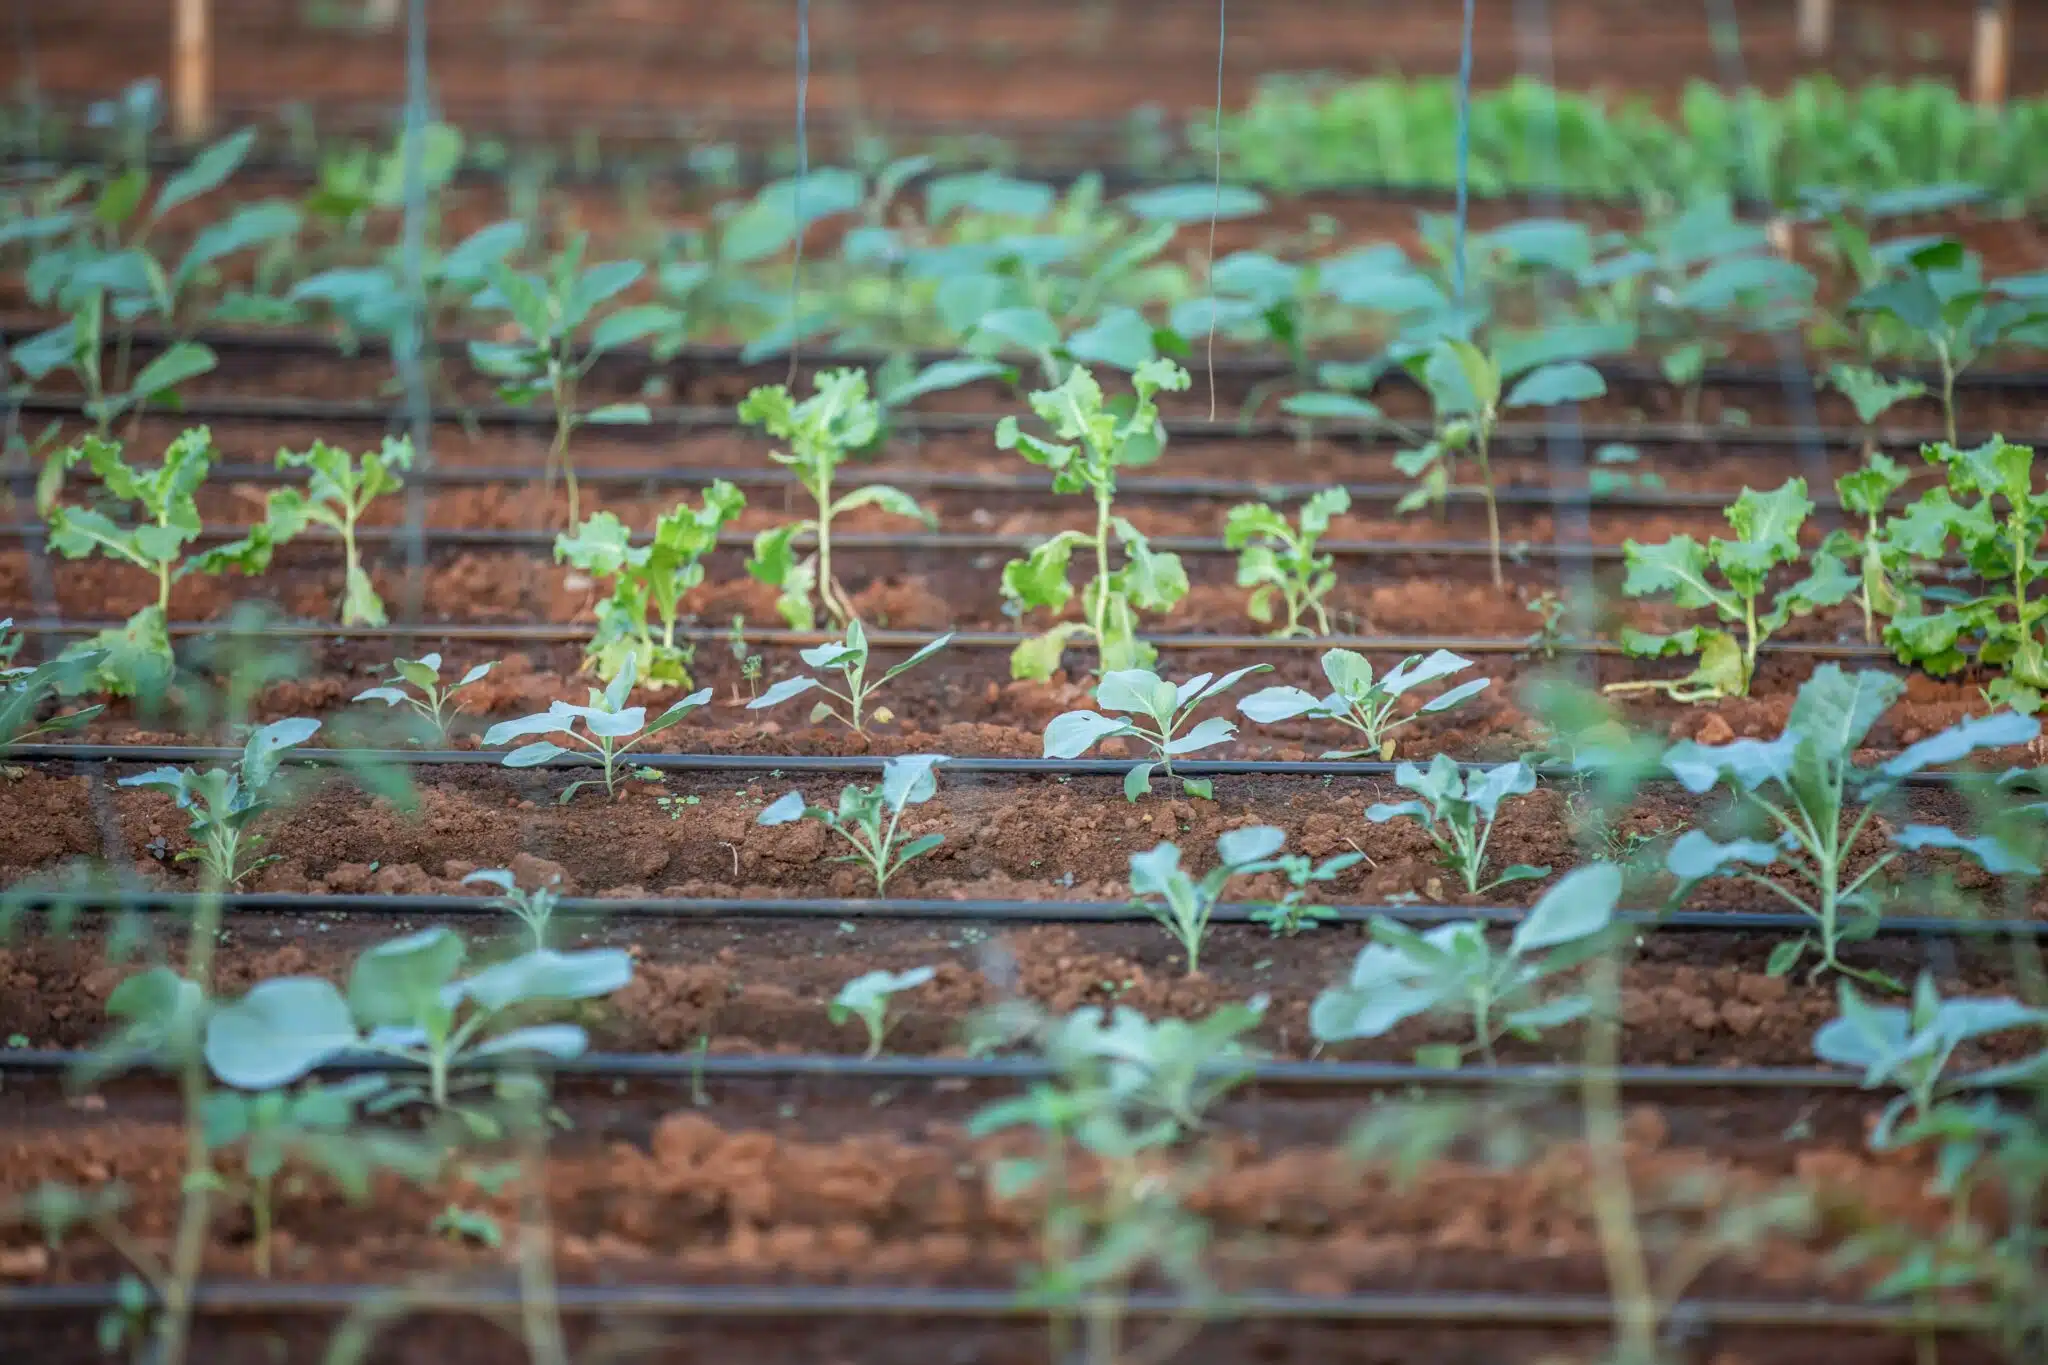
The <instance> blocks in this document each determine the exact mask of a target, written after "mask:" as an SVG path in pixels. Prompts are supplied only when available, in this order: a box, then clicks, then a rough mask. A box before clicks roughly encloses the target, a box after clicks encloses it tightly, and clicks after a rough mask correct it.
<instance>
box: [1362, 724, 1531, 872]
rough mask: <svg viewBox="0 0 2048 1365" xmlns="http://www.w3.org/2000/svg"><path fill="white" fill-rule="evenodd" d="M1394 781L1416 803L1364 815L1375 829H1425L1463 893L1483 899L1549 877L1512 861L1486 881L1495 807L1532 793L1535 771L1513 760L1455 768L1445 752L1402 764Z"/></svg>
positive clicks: (1400, 803)
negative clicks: (1422, 764) (1404, 820)
mask: <svg viewBox="0 0 2048 1365" xmlns="http://www.w3.org/2000/svg"><path fill="white" fill-rule="evenodd" d="M1394 781H1395V782H1397V783H1399V784H1400V785H1401V786H1403V787H1405V788H1407V789H1408V790H1409V791H1412V792H1414V793H1415V794H1416V795H1417V796H1418V797H1420V798H1421V800H1419V801H1398V802H1392V803H1389V802H1384V801H1382V802H1379V803H1376V804H1375V805H1373V806H1372V807H1371V808H1370V809H1368V810H1367V811H1366V813H1365V818H1366V819H1368V820H1370V821H1372V822H1373V823H1374V824H1375V825H1382V824H1385V823H1386V822H1387V821H1389V820H1395V819H1399V818H1400V817H1401V816H1404V815H1405V816H1408V817H1410V818H1411V819H1413V820H1414V821H1415V822H1416V823H1417V824H1419V825H1421V826H1422V827H1423V829H1424V830H1426V831H1428V833H1429V837H1430V840H1431V842H1433V843H1435V845H1436V846H1437V848H1438V850H1439V851H1441V852H1442V853H1443V855H1444V861H1445V862H1446V864H1447V865H1448V866H1449V867H1450V868H1451V870H1452V871H1454V872H1456V873H1457V874H1458V875H1459V876H1460V877H1462V878H1464V880H1465V889H1466V890H1467V891H1470V892H1471V893H1472V894H1473V895H1475V896H1477V895H1483V894H1485V893H1486V892H1488V891H1491V890H1493V889H1494V888H1496V887H1500V886H1505V885H1507V884H1508V883H1509V882H1519V881H1529V880H1532V879H1534V878H1537V877H1545V876H1548V875H1549V874H1550V869H1549V868H1547V867H1530V866H1528V865H1527V864H1524V863H1516V864H1515V865H1514V866H1512V867H1508V868H1504V869H1502V871H1501V874H1500V875H1499V876H1498V877H1495V878H1493V880H1491V881H1488V880H1487V879H1486V845H1487V843H1488V842H1489V841H1490V840H1491V839H1492V838H1493V828H1494V819H1495V816H1496V815H1497V813H1498V812H1499V810H1500V803H1501V802H1502V801H1504V800H1506V799H1507V798H1508V797H1510V796H1521V795H1523V794H1525V793H1527V792H1532V791H1534V790H1536V770H1535V769H1533V768H1531V767H1530V766H1529V765H1528V763H1527V762H1525V761H1523V760H1520V759H1517V760H1516V761H1515V762H1513V763H1502V764H1500V765H1499V766H1497V767H1493V768H1485V769H1480V768H1474V769H1473V770H1472V771H1471V772H1469V773H1468V772H1465V771H1464V770H1463V769H1461V768H1460V767H1459V766H1458V764H1457V763H1456V761H1455V760H1453V759H1452V758H1451V757H1450V756H1449V755H1448V754H1438V755H1437V756H1436V757H1435V758H1433V759H1431V760H1430V761H1429V766H1428V767H1427V768H1418V767H1416V766H1415V765H1414V764H1413V763H1403V764H1402V765H1401V766H1400V767H1399V768H1396V769H1395V770H1394Z"/></svg>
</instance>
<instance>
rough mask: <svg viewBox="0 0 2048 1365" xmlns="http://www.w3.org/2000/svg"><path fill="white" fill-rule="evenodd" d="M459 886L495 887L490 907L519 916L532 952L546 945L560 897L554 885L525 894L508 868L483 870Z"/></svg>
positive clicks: (466, 878)
mask: <svg viewBox="0 0 2048 1365" xmlns="http://www.w3.org/2000/svg"><path fill="white" fill-rule="evenodd" d="M555 880H556V881H559V880H560V878H556V879H555ZM462 884H463V885H464V886H495V887H497V888H498V894H497V895H495V896H493V897H491V904H492V905H494V906H496V907H497V908H498V909H500V910H504V911H508V912H509V913H511V914H513V915H516V916H518V917H519V922H520V923H521V924H524V925H525V926H526V932H527V933H528V934H530V935H532V937H533V947H534V951H536V952H539V951H541V950H543V949H545V948H546V947H547V946H548V923H549V922H550V921H551V920H553V919H554V917H555V904H556V902H557V901H559V900H561V898H562V897H561V894H560V893H559V892H557V891H556V890H555V886H554V882H550V883H549V884H548V885H546V886H537V887H535V888H534V889H533V890H531V891H526V890H522V889H521V888H520V885H519V879H518V878H516V877H514V876H513V875H512V873H511V872H510V871H509V870H508V869H506V868H502V867H484V868H478V869H477V870H476V871H474V872H472V873H470V874H469V875H468V876H466V877H464V878H463V879H462Z"/></svg>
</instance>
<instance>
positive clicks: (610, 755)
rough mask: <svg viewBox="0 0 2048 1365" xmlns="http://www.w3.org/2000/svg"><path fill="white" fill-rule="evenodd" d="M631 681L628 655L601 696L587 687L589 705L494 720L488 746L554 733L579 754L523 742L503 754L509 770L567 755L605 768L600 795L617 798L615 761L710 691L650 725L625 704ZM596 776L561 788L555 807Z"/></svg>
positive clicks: (552, 706) (701, 702)
mask: <svg viewBox="0 0 2048 1365" xmlns="http://www.w3.org/2000/svg"><path fill="white" fill-rule="evenodd" d="M633 678H634V662H633V656H632V655H630V654H629V655H627V656H626V659H625V662H624V663H623V664H621V665H620V667H619V673H618V676H617V677H615V678H613V679H612V680H611V682H610V683H609V684H608V685H607V686H606V687H605V689H604V690H603V691H602V692H600V691H599V690H597V689H596V688H594V687H593V688H591V689H590V703H589V705H587V706H575V705H572V704H570V703H569V702H565V701H553V702H549V703H548V709H547V710H545V711H543V712H541V713H539V714H538V715H532V716H522V717H520V718H519V719H518V720H504V721H499V722H498V723H497V724H496V725H493V726H492V727H491V728H490V729H488V730H486V731H485V732H484V743H485V744H487V745H492V746H496V745H500V744H509V743H511V742H512V741H513V740H515V739H521V738H524V737H525V736H527V735H555V736H557V737H559V738H561V739H563V740H566V741H568V743H569V744H574V745H577V746H579V748H580V749H581V750H582V752H578V750H577V749H571V748H569V747H568V745H567V744H557V743H555V742H553V741H552V740H537V741H535V742H534V743H532V744H522V745H520V746H519V747H518V748H517V749H514V750H513V751H512V752H511V753H509V754H506V755H505V760H504V762H505V766H506V767H508V768H532V767H536V766H538V765H540V764H542V763H546V762H547V761H548V760H549V759H552V758H560V757H562V756H563V755H565V754H566V755H569V756H571V757H574V758H576V759H578V760H580V761H582V762H585V763H595V764H597V765H598V766H599V767H601V768H603V769H604V779H603V780H604V790H605V795H607V796H610V797H613V798H616V797H617V796H618V794H619V771H620V763H621V761H622V760H623V759H624V758H625V756H626V755H627V754H628V753H630V752H631V751H632V750H633V749H635V748H636V747H638V746H639V745H641V744H644V743H646V742H647V741H648V740H650V739H653V738H654V737H655V736H656V735H658V734H660V733H661V732H662V731H663V730H666V729H668V728H669V727H670V726H672V725H675V724H676V723H677V722H679V721H681V720H682V719H683V718H684V717H685V716H687V715H689V714H690V712H692V711H694V710H696V709H697V708H698V707H700V706H708V705H710V704H711V689H710V688H708V687H707V688H705V689H703V690H702V691H700V692H693V693H691V694H690V695H689V696H687V697H684V698H683V699H682V700H681V701H679V702H677V703H676V704H675V705H673V706H671V707H669V708H668V710H666V711H664V712H662V713H661V714H660V715H659V716H656V717H655V718H654V720H653V721H652V722H650V721H649V720H648V719H647V708H646V707H644V706H628V705H626V698H627V697H628V696H630V695H632V692H633ZM578 721H582V722H583V728H584V729H585V730H587V731H588V732H589V733H588V734H578V733H577V731H576V722H578ZM597 780H598V779H596V778H588V777H586V778H578V779H577V780H576V781H574V782H571V783H570V784H569V785H568V786H567V787H565V788H563V789H562V794H561V796H559V797H557V798H556V803H557V804H558V805H567V804H568V803H569V799H570V798H571V797H573V796H575V795H576V792H577V789H578V788H580V787H582V786H583V785H584V784H585V783H586V782H595V781H597Z"/></svg>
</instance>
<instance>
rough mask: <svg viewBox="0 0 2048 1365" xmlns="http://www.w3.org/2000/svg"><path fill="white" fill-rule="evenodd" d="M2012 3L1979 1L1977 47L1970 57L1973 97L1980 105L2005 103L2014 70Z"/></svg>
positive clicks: (2003, 0)
mask: <svg viewBox="0 0 2048 1365" xmlns="http://www.w3.org/2000/svg"><path fill="white" fill-rule="evenodd" d="M2011 30H2012V5H2011V0H1977V45H1976V48H1975V49H1974V50H1973V51H1972V52H1971V54H1970V97H1971V98H1972V99H1974V100H1975V101H1976V102H1977V103H1978V104H1979V105H1983V106H1987V107H1988V106H1990V105H1995V104H2003V103H2005V90H2006V84H2007V79H2008V77H2009V76H2010V75H2011V71H2012V43H2011V38H2012V32H2011Z"/></svg>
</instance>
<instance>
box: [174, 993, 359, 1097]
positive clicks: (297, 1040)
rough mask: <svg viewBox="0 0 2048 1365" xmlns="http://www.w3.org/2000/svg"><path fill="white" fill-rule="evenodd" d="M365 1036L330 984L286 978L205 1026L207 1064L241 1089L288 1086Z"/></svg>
mask: <svg viewBox="0 0 2048 1365" xmlns="http://www.w3.org/2000/svg"><path fill="white" fill-rule="evenodd" d="M360 1042H361V1037H360V1035H359V1034H358V1032H357V1029H356V1021H355V1016H354V1014H353V1013H352V1012H351V1011H350V1009H349V1006H348V1001H346V1000H344V999H343V998H342V995H341V992H340V991H338V990H336V989H335V988H334V984H333V983H332V982H330V981H326V980H323V979H322V978H320V977H313V976H287V977H279V978H276V979H274V980H270V981H261V982H258V983H257V984H256V985H255V986H253V987H251V988H250V990H249V993H248V994H247V995H245V996H243V997H242V998H241V999H240V1000H237V1001H236V1002H235V1003H234V1004H232V1005H224V1006H222V1007H221V1008H219V1009H217V1010H215V1011H214V1013H213V1017H212V1018H210V1019H209V1020H207V1023H206V1064H207V1065H208V1066H209V1067H211V1068H212V1069H213V1074H214V1075H215V1076H217V1077H219V1078H220V1080H221V1081H222V1083H224V1084H226V1085H231V1086H234V1087H236V1088H237V1089H241V1090H271V1089H274V1088H276V1087H277V1086H280V1085H288V1084H290V1083H291V1082H293V1081H295V1080H297V1079H299V1077H301V1076H303V1075H305V1074H306V1073H307V1072H309V1071H312V1070H314V1069H315V1068H317V1067H318V1066H320V1065H321V1064H322V1063H323V1062H326V1061H328V1060H329V1059H330V1058H333V1057H335V1056H337V1055H339V1054H341V1053H343V1052H347V1051H348V1050H349V1049H351V1048H353V1047H356V1046H357V1045H358V1044H359V1043H360Z"/></svg>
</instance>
